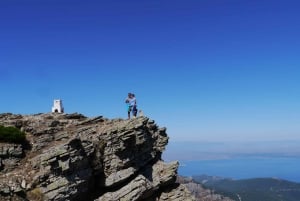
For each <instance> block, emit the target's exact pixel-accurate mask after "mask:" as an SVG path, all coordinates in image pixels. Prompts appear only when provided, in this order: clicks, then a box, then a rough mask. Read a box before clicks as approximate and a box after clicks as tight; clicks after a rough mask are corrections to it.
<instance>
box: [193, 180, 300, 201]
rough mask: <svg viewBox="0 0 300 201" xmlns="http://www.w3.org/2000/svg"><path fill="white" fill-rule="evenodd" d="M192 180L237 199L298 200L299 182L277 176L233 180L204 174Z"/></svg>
mask: <svg viewBox="0 0 300 201" xmlns="http://www.w3.org/2000/svg"><path fill="white" fill-rule="evenodd" d="M192 178H193V180H194V181H195V182H197V183H200V184H202V185H203V186H204V187H206V188H209V189H212V190H214V191H215V192H216V193H219V194H222V195H224V196H228V197H230V198H232V199H234V200H237V201H299V200H300V184H299V183H295V182H290V181H287V180H282V179H277V178H255V179H242V180H233V179H228V178H221V177H210V176H205V175H200V176H193V177H192Z"/></svg>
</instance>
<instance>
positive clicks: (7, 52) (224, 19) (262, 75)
mask: <svg viewBox="0 0 300 201" xmlns="http://www.w3.org/2000/svg"><path fill="white" fill-rule="evenodd" d="M299 9H300V1H298V0H294V1H292V0H282V1H277V0H268V1H267V0H151V1H144V0H126V1H125V0H42V1H41V0H26V1H24V0H1V1H0V75H1V79H0V90H1V97H0V113H3V112H12V113H20V114H34V113H39V112H49V111H50V110H51V106H52V102H53V99H58V98H59V99H62V100H63V103H64V106H65V111H66V112H67V113H72V112H79V113H83V114H84V115H86V116H91V117H92V116H98V115H103V116H105V117H108V118H116V117H121V118H126V116H127V114H126V108H125V103H124V99H125V98H126V96H127V93H128V92H133V93H135V94H136V97H137V101H138V107H139V109H142V110H143V111H144V113H145V114H146V115H147V116H149V117H150V118H152V119H154V120H156V122H157V123H158V124H159V125H160V126H165V127H167V128H168V134H169V135H170V137H171V140H173V141H227V140H230V141H231V140H241V141H248V140H279V141H280V140H299V139H300V135H299V134H300V132H299V131H300V79H299V78H300V12H299Z"/></svg>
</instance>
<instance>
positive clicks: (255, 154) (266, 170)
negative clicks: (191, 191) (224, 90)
mask: <svg viewBox="0 0 300 201" xmlns="http://www.w3.org/2000/svg"><path fill="white" fill-rule="evenodd" d="M163 159H164V160H165V161H166V162H168V161H174V160H178V161H179V163H180V166H179V169H178V174H179V175H182V176H194V175H208V176H220V177H224V178H231V179H250V178H269V177H271V178H278V179H285V180H289V181H293V182H297V183H300V141H280V142H279V141H267V142H266V141H256V142H172V141H171V142H170V143H169V144H168V146H167V149H166V150H165V152H164V154H163Z"/></svg>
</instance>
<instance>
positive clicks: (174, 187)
mask: <svg viewBox="0 0 300 201" xmlns="http://www.w3.org/2000/svg"><path fill="white" fill-rule="evenodd" d="M0 125H2V126H14V127H17V128H19V129H20V130H21V131H24V132H25V133H26V139H27V142H26V143H23V144H12V143H4V142H0V200H17V201H18V200H22V201H24V200H51V201H58V200H76V201H77V200H78V201H80V200H90V201H92V200H97V201H116V200H123V201H126V200H128V201H129V200H130V201H134V200H146V201H161V200H163V201H168V200H170V201H174V200H175V201H176V200H177V201H180V200H182V201H188V200H194V198H193V197H192V196H191V194H190V192H189V191H188V190H187V189H186V188H185V186H183V185H181V184H178V183H176V177H177V168H178V162H176V161H175V162H171V163H165V162H163V161H162V159H161V155H162V152H163V151H164V149H165V146H166V145H167V143H168V136H167V134H166V128H159V127H158V126H157V125H156V124H155V122H154V121H153V120H150V119H149V118H147V117H138V118H135V119H132V120H123V119H112V120H110V119H106V118H103V117H102V116H99V117H95V118H87V117H85V116H83V115H81V114H77V113H75V114H36V115H15V114H10V113H5V114H0Z"/></svg>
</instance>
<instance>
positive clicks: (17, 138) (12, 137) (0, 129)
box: [0, 126, 26, 143]
mask: <svg viewBox="0 0 300 201" xmlns="http://www.w3.org/2000/svg"><path fill="white" fill-rule="evenodd" d="M25 140H26V136H25V133H24V132H22V131H20V130H19V129H18V128H15V127H11V126H9V127H4V126H0V142H13V143H23V142H25Z"/></svg>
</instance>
